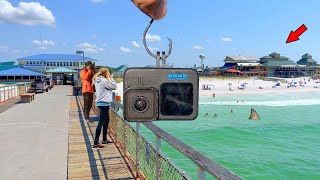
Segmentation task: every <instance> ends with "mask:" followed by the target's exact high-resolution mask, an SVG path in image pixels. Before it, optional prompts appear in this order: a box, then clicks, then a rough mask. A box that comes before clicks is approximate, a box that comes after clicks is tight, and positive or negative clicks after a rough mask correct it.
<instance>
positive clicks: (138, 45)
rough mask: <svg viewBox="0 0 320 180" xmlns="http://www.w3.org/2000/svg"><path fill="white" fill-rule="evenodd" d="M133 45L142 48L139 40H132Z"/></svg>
mask: <svg viewBox="0 0 320 180" xmlns="http://www.w3.org/2000/svg"><path fill="white" fill-rule="evenodd" d="M132 46H133V47H135V48H140V47H141V46H140V44H139V43H137V41H132Z"/></svg>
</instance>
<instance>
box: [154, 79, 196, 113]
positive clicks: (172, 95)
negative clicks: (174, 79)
mask: <svg viewBox="0 0 320 180" xmlns="http://www.w3.org/2000/svg"><path fill="white" fill-rule="evenodd" d="M160 98H161V104H160V113H161V114H162V115H165V116H188V115H191V114H192V112H193V107H192V105H193V86H192V84H191V83H163V84H162V85H161V87H160Z"/></svg>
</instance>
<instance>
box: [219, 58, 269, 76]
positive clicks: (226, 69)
mask: <svg viewBox="0 0 320 180" xmlns="http://www.w3.org/2000/svg"><path fill="white" fill-rule="evenodd" d="M224 63H225V64H224V65H223V66H222V67H221V68H220V72H221V75H225V76H265V74H266V71H265V68H264V67H263V66H262V65H261V63H260V62H259V59H258V58H257V57H255V56H227V57H226V58H225V60H224Z"/></svg>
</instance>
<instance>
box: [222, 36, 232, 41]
mask: <svg viewBox="0 0 320 180" xmlns="http://www.w3.org/2000/svg"><path fill="white" fill-rule="evenodd" d="M221 41H224V42H232V38H228V37H223V38H221Z"/></svg>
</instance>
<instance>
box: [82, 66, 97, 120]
mask: <svg viewBox="0 0 320 180" xmlns="http://www.w3.org/2000/svg"><path fill="white" fill-rule="evenodd" d="M94 73H95V72H94V65H93V64H92V62H91V61H88V62H86V63H85V67H84V68H83V69H82V70H81V72H80V78H81V81H82V96H83V102H84V105H83V114H84V119H85V120H86V121H87V122H90V123H93V121H92V120H91V119H90V116H89V115H90V110H91V108H92V102H93V93H94V90H93V85H92V78H93V76H94Z"/></svg>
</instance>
